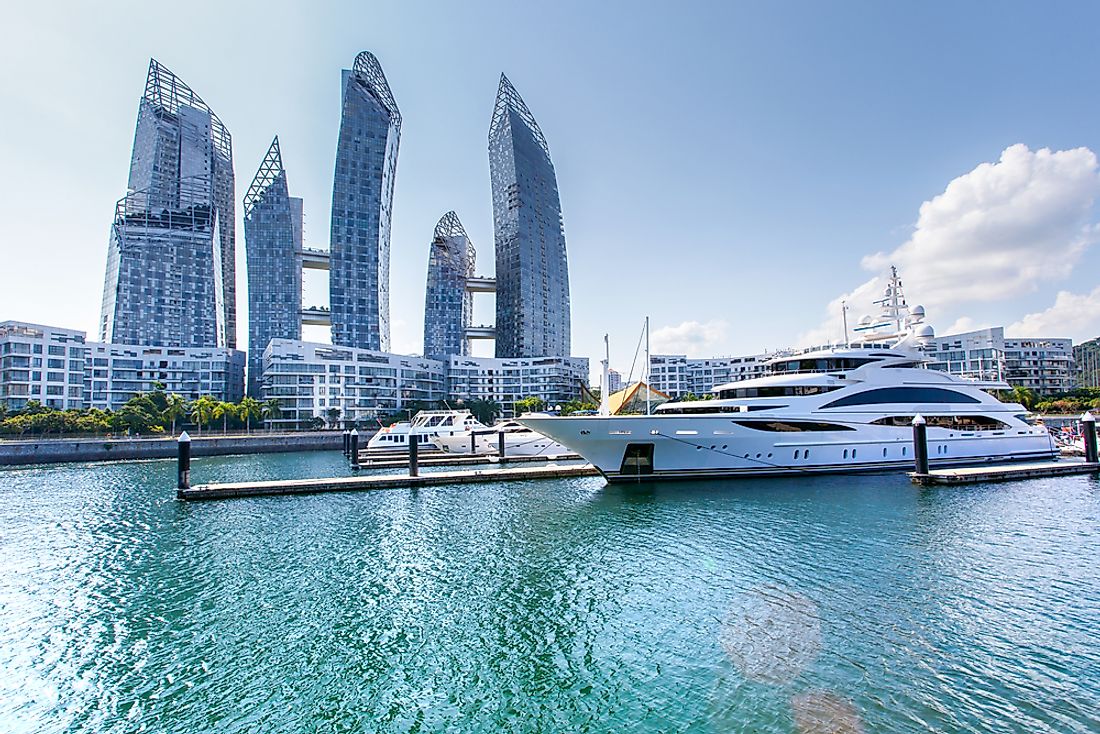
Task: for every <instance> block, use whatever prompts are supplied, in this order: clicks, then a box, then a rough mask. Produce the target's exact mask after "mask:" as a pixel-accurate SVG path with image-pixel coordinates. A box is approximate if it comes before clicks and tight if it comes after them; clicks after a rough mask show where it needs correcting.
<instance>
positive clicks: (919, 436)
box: [913, 413, 928, 474]
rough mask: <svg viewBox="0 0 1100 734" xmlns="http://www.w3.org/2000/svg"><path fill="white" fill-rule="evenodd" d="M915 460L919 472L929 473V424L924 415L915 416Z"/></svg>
mask: <svg viewBox="0 0 1100 734" xmlns="http://www.w3.org/2000/svg"><path fill="white" fill-rule="evenodd" d="M913 462H914V463H915V464H916V472H917V474H927V473H928V424H927V422H926V421H925V420H924V416H922V415H921V414H920V413H917V414H916V415H915V416H913Z"/></svg>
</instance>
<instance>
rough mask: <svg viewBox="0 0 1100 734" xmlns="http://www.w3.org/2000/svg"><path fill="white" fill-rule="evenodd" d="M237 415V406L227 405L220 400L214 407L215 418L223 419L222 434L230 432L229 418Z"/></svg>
mask: <svg viewBox="0 0 1100 734" xmlns="http://www.w3.org/2000/svg"><path fill="white" fill-rule="evenodd" d="M236 414H237V406H236V405H234V404H233V403H226V402H223V401H221V400H219V401H218V402H217V403H216V404H215V405H214V418H215V420H216V419H218V418H221V419H222V434H223V435H224V434H226V433H228V432H229V416H231V415H236Z"/></svg>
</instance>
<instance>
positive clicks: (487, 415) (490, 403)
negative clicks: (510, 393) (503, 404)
mask: <svg viewBox="0 0 1100 734" xmlns="http://www.w3.org/2000/svg"><path fill="white" fill-rule="evenodd" d="M466 407H467V408H469V409H470V412H471V413H473V415H474V418H477V419H478V420H479V421H481V422H482V423H484V424H485V425H487V426H491V425H493V423H495V422H496V419H497V417H498V416H499V415H500V412H501V408H500V403H498V402H496V401H495V400H485V399H482V398H478V399H477V400H471V401H470V402H469V403H468V404H467V405H466Z"/></svg>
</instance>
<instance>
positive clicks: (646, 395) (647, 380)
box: [645, 316, 650, 415]
mask: <svg viewBox="0 0 1100 734" xmlns="http://www.w3.org/2000/svg"><path fill="white" fill-rule="evenodd" d="M649 369H650V359H649V317H648V316H646V317H645V414H646V415H649V379H650V377H649Z"/></svg>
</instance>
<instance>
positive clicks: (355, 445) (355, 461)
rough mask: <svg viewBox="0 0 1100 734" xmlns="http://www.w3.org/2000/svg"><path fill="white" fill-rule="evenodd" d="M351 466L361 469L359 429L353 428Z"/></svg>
mask: <svg viewBox="0 0 1100 734" xmlns="http://www.w3.org/2000/svg"><path fill="white" fill-rule="evenodd" d="M351 468H352V469H354V470H355V471H359V429H357V428H353V429H351Z"/></svg>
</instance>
